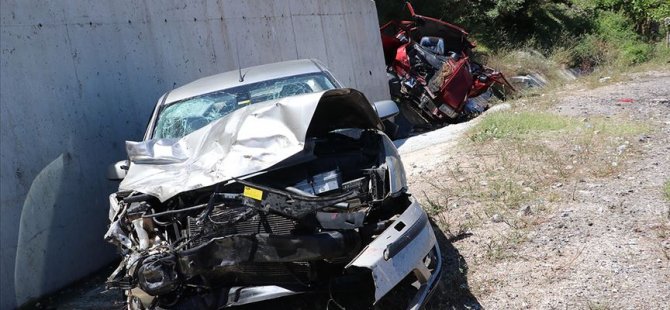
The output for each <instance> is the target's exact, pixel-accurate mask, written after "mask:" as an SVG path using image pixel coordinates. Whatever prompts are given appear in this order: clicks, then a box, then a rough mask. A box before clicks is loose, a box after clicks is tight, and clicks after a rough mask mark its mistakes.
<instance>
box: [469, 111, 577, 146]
mask: <svg viewBox="0 0 670 310" xmlns="http://www.w3.org/2000/svg"><path fill="white" fill-rule="evenodd" d="M578 126H579V121H578V120H577V119H574V118H570V117H564V116H558V115H555V114H550V113H544V112H513V111H505V112H500V113H494V114H491V115H487V116H486V117H485V118H484V119H482V121H481V122H480V123H479V124H477V126H475V128H473V129H472V130H471V131H470V135H469V138H470V140H472V141H474V142H484V141H489V140H495V139H503V138H505V139H522V138H524V137H525V136H527V135H529V134H535V133H543V132H556V131H561V130H568V129H575V128H577V127H578Z"/></svg>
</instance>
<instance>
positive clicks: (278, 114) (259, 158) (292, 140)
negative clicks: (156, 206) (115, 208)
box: [119, 89, 383, 201]
mask: <svg viewBox="0 0 670 310" xmlns="http://www.w3.org/2000/svg"><path fill="white" fill-rule="evenodd" d="M334 101H337V102H334ZM338 102H341V103H342V107H345V106H347V105H348V106H349V108H352V107H358V109H363V110H366V112H368V113H367V114H364V115H368V116H369V117H368V118H369V119H364V120H360V119H354V120H351V119H345V118H346V117H345V116H344V114H343V116H342V117H339V119H342V120H344V121H347V122H350V123H351V124H349V125H350V126H351V127H353V128H356V127H357V126H358V127H370V124H372V125H374V126H373V128H374V127H377V128H379V129H383V126H382V125H381V123H379V121H378V120H377V123H378V124H375V123H374V121H375V120H374V118H373V117H376V115H374V110H373V108H372V107H371V106H370V104H369V102H368V101H367V99H365V96H363V95H362V94H361V93H360V92H358V91H355V90H348V89H340V90H331V91H327V92H322V93H314V94H306V95H301V96H294V97H287V98H283V99H281V100H279V101H276V102H266V103H257V104H253V105H249V106H247V107H244V108H242V109H239V110H236V111H234V112H233V113H231V114H229V115H227V116H226V117H223V118H221V119H219V120H217V121H214V122H212V123H211V124H209V125H207V126H205V127H203V128H200V129H199V130H196V131H194V132H192V133H191V134H189V135H186V136H184V137H183V138H181V139H158V140H148V141H143V142H126V149H127V152H128V156H129V158H130V160H131V162H132V164H131V165H130V169H129V170H128V175H127V176H126V178H125V179H124V180H123V181H122V182H121V184H120V186H119V189H120V190H134V191H137V192H141V193H146V194H150V195H152V196H155V197H157V198H158V199H159V200H160V201H165V200H167V199H169V198H171V197H173V196H175V195H177V194H179V193H181V192H184V191H189V190H193V189H197V188H202V187H205V186H209V185H213V184H216V183H219V182H223V181H226V180H230V179H232V178H236V177H240V176H244V175H248V174H251V173H254V172H258V171H261V170H264V169H267V168H269V167H271V166H273V165H275V164H277V163H279V162H281V161H282V160H285V159H287V158H289V157H290V156H292V155H295V154H297V153H299V152H300V151H302V150H303V148H304V144H305V138H306V137H307V133H308V129H310V128H311V129H310V130H311V131H312V132H313V133H315V134H316V133H318V132H320V131H327V130H328V128H327V126H326V125H324V126H319V123H325V122H323V121H324V119H325V118H327V117H328V115H327V114H330V116H332V114H331V113H325V111H326V110H324V109H322V110H323V112H322V113H317V114H316V115H315V112H316V110H317V106H319V105H332V104H338ZM366 106H367V107H366ZM340 110H342V109H340ZM344 110H346V109H344ZM370 111H371V112H370ZM371 113H373V115H370V114H371ZM313 119H314V122H315V123H316V124H315V125H310V122H312V121H313ZM366 122H367V123H366ZM330 123H335V124H336V122H330ZM336 125H341V124H336Z"/></svg>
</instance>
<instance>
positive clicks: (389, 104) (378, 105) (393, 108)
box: [374, 100, 400, 120]
mask: <svg viewBox="0 0 670 310" xmlns="http://www.w3.org/2000/svg"><path fill="white" fill-rule="evenodd" d="M374 106H375V110H377V115H378V116H379V118H380V119H381V120H386V119H389V118H392V117H394V116H396V115H398V113H400V110H398V106H397V105H396V104H395V102H393V100H381V101H375V103H374Z"/></svg>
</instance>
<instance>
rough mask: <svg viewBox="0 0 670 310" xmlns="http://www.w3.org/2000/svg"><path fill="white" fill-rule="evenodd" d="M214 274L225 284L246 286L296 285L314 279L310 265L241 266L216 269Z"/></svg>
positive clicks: (273, 264) (270, 264)
mask: <svg viewBox="0 0 670 310" xmlns="http://www.w3.org/2000/svg"><path fill="white" fill-rule="evenodd" d="M213 272H216V273H219V274H220V275H221V278H220V280H222V281H223V282H227V283H229V284H245V285H267V284H295V283H303V282H308V281H310V280H311V278H312V277H311V276H310V275H311V274H312V268H311V266H310V265H309V264H308V263H284V264H277V263H268V264H240V265H236V266H231V267H223V268H215V269H214V270H213Z"/></svg>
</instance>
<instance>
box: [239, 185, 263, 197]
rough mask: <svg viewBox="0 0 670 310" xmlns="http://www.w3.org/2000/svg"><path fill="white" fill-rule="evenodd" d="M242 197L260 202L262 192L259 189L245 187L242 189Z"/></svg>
mask: <svg viewBox="0 0 670 310" xmlns="http://www.w3.org/2000/svg"><path fill="white" fill-rule="evenodd" d="M242 195H244V196H246V197H249V198H252V199H256V200H262V199H263V191H262V190H260V189H255V188H253V187H249V186H245V187H244V193H242Z"/></svg>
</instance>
